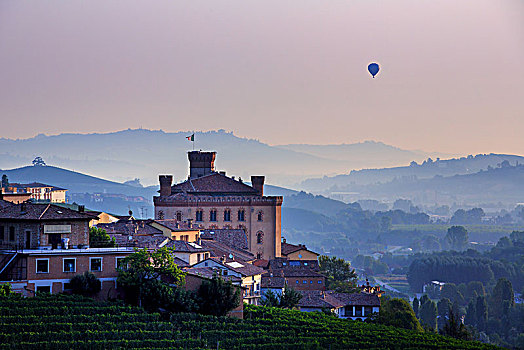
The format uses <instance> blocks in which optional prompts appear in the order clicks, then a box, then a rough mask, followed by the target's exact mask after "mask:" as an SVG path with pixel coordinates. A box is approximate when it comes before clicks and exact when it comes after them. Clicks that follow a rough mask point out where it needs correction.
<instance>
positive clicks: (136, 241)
mask: <svg viewBox="0 0 524 350" xmlns="http://www.w3.org/2000/svg"><path fill="white" fill-rule="evenodd" d="M109 237H111V238H114V239H115V242H116V245H117V246H121V247H128V246H134V247H138V248H148V249H158V248H160V247H162V246H163V245H165V244H166V243H167V241H169V238H167V237H165V236H162V235H146V236H142V235H121V234H109ZM129 237H131V239H129Z"/></svg>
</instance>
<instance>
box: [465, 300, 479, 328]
mask: <svg viewBox="0 0 524 350" xmlns="http://www.w3.org/2000/svg"><path fill="white" fill-rule="evenodd" d="M464 323H465V324H467V325H470V326H475V325H476V324H477V304H476V300H475V299H471V300H470V301H469V303H468V307H467V308H466V317H465V318H464Z"/></svg>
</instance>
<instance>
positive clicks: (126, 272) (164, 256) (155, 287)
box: [117, 247, 185, 307]
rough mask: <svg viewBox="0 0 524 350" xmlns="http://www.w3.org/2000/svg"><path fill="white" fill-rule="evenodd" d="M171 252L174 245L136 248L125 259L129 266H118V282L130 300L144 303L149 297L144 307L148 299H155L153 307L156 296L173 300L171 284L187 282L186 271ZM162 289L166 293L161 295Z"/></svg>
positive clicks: (178, 284) (137, 303) (140, 304)
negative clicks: (176, 262)
mask: <svg viewBox="0 0 524 350" xmlns="http://www.w3.org/2000/svg"><path fill="white" fill-rule="evenodd" d="M171 252H172V249H168V248H165V247H164V248H160V249H157V250H153V251H149V250H147V249H136V250H135V252H134V253H133V254H131V255H129V256H128V257H126V258H125V259H124V266H125V268H119V269H118V279H117V282H118V286H119V287H120V288H121V289H122V291H123V292H124V298H125V300H126V301H127V302H129V303H131V304H136V305H139V306H142V302H143V301H146V304H144V305H143V306H144V307H147V306H148V303H153V305H152V306H151V307H154V303H155V301H154V300H153V299H152V297H153V296H154V297H155V298H157V300H158V299H161V300H164V301H166V300H167V301H169V300H171V297H172V296H171V293H172V288H167V287H170V286H169V284H171V285H175V286H182V285H183V284H184V283H185V273H184V272H183V271H182V270H180V268H179V267H178V266H177V264H175V260H174V258H173V255H172V254H171ZM161 279H162V280H161ZM163 281H167V282H163ZM159 291H161V292H164V293H165V295H162V296H158V293H159Z"/></svg>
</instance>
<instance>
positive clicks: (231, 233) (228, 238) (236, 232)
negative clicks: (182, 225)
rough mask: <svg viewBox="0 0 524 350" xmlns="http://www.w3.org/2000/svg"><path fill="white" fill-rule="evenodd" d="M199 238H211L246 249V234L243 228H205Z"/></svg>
mask: <svg viewBox="0 0 524 350" xmlns="http://www.w3.org/2000/svg"><path fill="white" fill-rule="evenodd" d="M200 238H202V239H207V240H213V241H216V242H218V243H223V244H226V245H227V246H229V247H233V248H236V249H248V247H249V246H248V243H247V234H246V231H244V230H243V229H205V230H202V231H201V234H200Z"/></svg>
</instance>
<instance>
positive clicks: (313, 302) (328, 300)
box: [297, 290, 344, 309]
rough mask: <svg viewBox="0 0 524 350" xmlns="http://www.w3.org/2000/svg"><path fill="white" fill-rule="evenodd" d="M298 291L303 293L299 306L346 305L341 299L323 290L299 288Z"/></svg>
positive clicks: (329, 306)
mask: <svg viewBox="0 0 524 350" xmlns="http://www.w3.org/2000/svg"><path fill="white" fill-rule="evenodd" d="M298 292H299V293H300V294H302V299H300V301H299V302H298V305H297V306H298V307H307V308H329V309H333V308H339V307H343V306H344V304H343V303H342V302H341V301H340V300H338V299H336V298H334V297H332V296H331V295H329V294H327V293H325V292H323V291H318V290H299V291H298Z"/></svg>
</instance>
